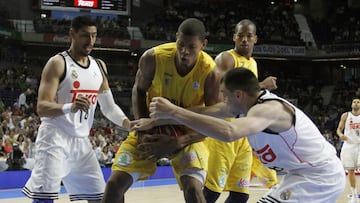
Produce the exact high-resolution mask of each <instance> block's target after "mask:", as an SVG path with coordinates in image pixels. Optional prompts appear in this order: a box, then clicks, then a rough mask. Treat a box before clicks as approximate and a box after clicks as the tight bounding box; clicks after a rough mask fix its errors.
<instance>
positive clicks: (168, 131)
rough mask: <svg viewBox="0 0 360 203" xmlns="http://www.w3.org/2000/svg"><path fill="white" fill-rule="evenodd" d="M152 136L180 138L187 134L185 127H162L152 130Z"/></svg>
mask: <svg viewBox="0 0 360 203" xmlns="http://www.w3.org/2000/svg"><path fill="white" fill-rule="evenodd" d="M150 131H151V133H152V134H160V135H167V136H172V137H180V136H182V135H183V134H185V129H184V126H181V125H162V126H156V127H154V128H153V129H151V130H150Z"/></svg>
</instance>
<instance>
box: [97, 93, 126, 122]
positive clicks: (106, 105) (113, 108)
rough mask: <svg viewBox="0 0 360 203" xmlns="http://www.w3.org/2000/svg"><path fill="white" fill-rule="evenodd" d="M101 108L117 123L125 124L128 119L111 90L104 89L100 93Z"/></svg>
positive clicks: (106, 115) (107, 116)
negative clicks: (116, 102)
mask: <svg viewBox="0 0 360 203" xmlns="http://www.w3.org/2000/svg"><path fill="white" fill-rule="evenodd" d="M98 101H99V104H100V110H101V112H102V113H103V114H104V116H105V117H106V118H108V119H109V120H110V121H112V122H113V123H115V124H116V125H119V126H123V122H124V120H125V119H128V118H127V117H126V115H125V113H124V112H123V111H122V110H121V108H120V107H119V106H118V105H117V104H115V101H114V97H113V95H112V93H111V90H110V89H108V90H104V91H103V92H102V93H100V94H99V95H98Z"/></svg>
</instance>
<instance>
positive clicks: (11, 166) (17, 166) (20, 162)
mask: <svg viewBox="0 0 360 203" xmlns="http://www.w3.org/2000/svg"><path fill="white" fill-rule="evenodd" d="M6 163H7V165H8V168H7V169H6V170H7V171H18V170H27V169H26V168H24V165H25V163H26V160H25V158H24V154H23V153H22V151H21V150H20V148H19V145H17V144H14V145H13V151H12V152H10V153H9V155H8V158H7V159H6Z"/></svg>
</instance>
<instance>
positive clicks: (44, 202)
mask: <svg viewBox="0 0 360 203" xmlns="http://www.w3.org/2000/svg"><path fill="white" fill-rule="evenodd" d="M32 203H54V200H52V199H34V200H33V202H32Z"/></svg>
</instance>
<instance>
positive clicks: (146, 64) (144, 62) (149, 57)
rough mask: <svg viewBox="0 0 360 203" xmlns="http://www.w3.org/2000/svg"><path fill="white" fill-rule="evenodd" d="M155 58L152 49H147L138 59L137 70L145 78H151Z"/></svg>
mask: <svg viewBox="0 0 360 203" xmlns="http://www.w3.org/2000/svg"><path fill="white" fill-rule="evenodd" d="M155 64H156V59H155V51H154V49H153V48H152V49H148V50H147V51H145V52H144V53H143V55H142V56H141V57H140V60H139V71H140V72H141V74H142V76H143V77H145V78H151V79H152V78H153V76H154V74H155V68H156V65H155Z"/></svg>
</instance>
